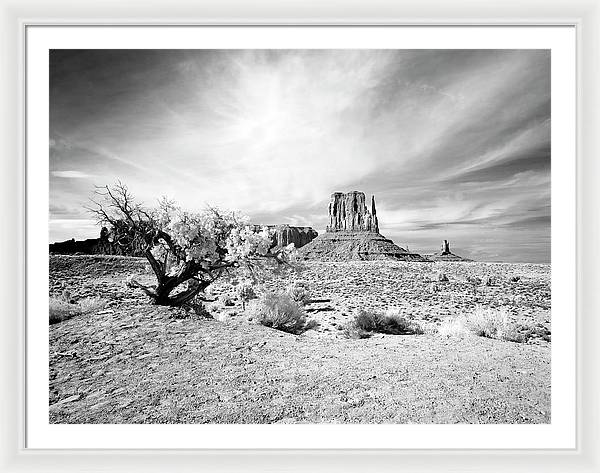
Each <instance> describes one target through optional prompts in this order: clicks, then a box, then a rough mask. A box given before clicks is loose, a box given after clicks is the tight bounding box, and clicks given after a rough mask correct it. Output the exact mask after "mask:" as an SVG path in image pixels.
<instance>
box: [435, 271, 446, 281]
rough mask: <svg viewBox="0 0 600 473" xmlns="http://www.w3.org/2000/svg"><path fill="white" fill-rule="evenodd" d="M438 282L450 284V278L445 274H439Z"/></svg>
mask: <svg viewBox="0 0 600 473" xmlns="http://www.w3.org/2000/svg"><path fill="white" fill-rule="evenodd" d="M437 280H438V281H439V282H448V276H446V274H445V273H438V275H437Z"/></svg>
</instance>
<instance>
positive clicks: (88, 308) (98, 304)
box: [78, 297, 106, 313]
mask: <svg viewBox="0 0 600 473" xmlns="http://www.w3.org/2000/svg"><path fill="white" fill-rule="evenodd" d="M78 305H79V308H80V309H81V312H83V313H90V312H96V311H98V310H101V309H103V308H104V307H106V301H105V300H104V299H102V298H101V297H85V298H83V299H81V300H79V302H78Z"/></svg>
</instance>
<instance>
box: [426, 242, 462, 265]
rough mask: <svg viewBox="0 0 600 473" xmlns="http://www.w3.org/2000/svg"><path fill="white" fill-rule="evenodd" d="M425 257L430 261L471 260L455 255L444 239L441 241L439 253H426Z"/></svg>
mask: <svg viewBox="0 0 600 473" xmlns="http://www.w3.org/2000/svg"><path fill="white" fill-rule="evenodd" d="M426 257H427V258H428V259H429V260H431V261H473V260H470V259H468V258H463V257H462V256H458V255H455V254H454V253H452V252H451V251H450V242H448V240H444V241H443V242H442V248H441V251H440V252H439V253H433V254H431V255H426Z"/></svg>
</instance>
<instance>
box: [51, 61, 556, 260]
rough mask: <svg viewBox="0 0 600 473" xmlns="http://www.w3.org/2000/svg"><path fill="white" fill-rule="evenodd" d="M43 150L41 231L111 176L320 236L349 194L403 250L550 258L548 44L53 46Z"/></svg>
mask: <svg viewBox="0 0 600 473" xmlns="http://www.w3.org/2000/svg"><path fill="white" fill-rule="evenodd" d="M49 145H50V226H49V238H50V241H60V240H65V239H68V238H72V237H74V238H89V237H96V236H97V235H98V233H99V228H98V227H97V226H96V225H95V222H94V221H93V220H92V219H91V217H90V215H88V214H87V213H86V211H85V210H84V209H83V207H82V206H83V205H84V204H86V202H87V201H88V199H89V197H90V196H91V194H92V192H93V190H94V185H104V184H112V183H114V182H115V181H116V180H117V179H120V180H122V181H123V182H124V183H125V184H127V185H128V187H129V188H130V190H131V191H132V192H133V193H134V195H135V196H136V197H137V198H138V199H140V200H142V201H143V202H144V203H145V204H147V205H153V204H154V203H155V202H156V199H157V197H159V196H161V195H167V196H169V197H171V198H174V199H176V200H177V201H178V202H179V203H180V204H181V205H182V206H183V207H185V208H187V209H190V210H192V209H200V208H202V207H204V206H205V205H206V204H211V205H217V206H221V207H224V208H230V209H236V210H240V211H242V212H244V213H245V214H247V215H249V216H250V217H251V219H252V220H253V221H254V222H256V223H264V224H273V223H289V224H292V225H301V226H305V225H306V226H312V227H313V228H315V229H316V230H317V231H319V232H322V231H324V228H325V225H326V224H327V203H328V201H329V196H330V194H331V193H332V192H334V191H341V192H347V191H351V190H359V191H363V192H365V193H366V194H367V198H369V196H370V195H371V194H374V195H375V198H376V201H377V210H378V216H379V220H380V230H381V233H383V234H384V235H385V236H387V237H389V238H392V239H393V240H394V241H395V242H396V243H398V244H399V245H400V246H403V247H406V246H407V245H408V246H409V248H410V249H411V250H413V251H418V252H424V253H427V252H433V251H435V250H437V249H438V248H439V246H440V245H441V241H442V240H443V239H448V240H450V242H451V249H452V250H453V251H454V252H455V253H457V254H461V255H464V256H468V257H472V258H475V259H478V260H483V261H499V260H501V261H521V262H549V260H550V53H549V52H547V51H542V50H518V51H513V50H510V51H492V50H458V51H457V50H219V51H210V50H178V51H169V50H136V51H133V50H95V51H84V50H54V51H52V52H51V54H50V143H49Z"/></svg>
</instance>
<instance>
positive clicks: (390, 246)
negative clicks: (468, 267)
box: [300, 191, 427, 261]
mask: <svg viewBox="0 0 600 473" xmlns="http://www.w3.org/2000/svg"><path fill="white" fill-rule="evenodd" d="M370 207H371V208H370V209H368V208H367V205H366V198H365V194H364V192H358V191H353V192H348V193H346V194H344V193H342V192H334V193H333V194H331V200H330V202H329V207H328V213H329V225H328V226H327V229H326V232H325V233H324V234H322V235H319V236H318V237H316V238H315V239H314V240H312V241H311V242H310V243H308V244H307V245H304V246H303V247H302V248H301V249H300V255H301V257H302V258H303V259H305V260H320V261H351V260H384V259H393V260H400V261H427V259H425V258H423V257H422V256H421V255H419V254H417V253H411V252H409V251H407V250H405V249H404V248H401V247H399V246H398V245H396V244H395V243H394V242H393V241H392V240H390V239H388V238H386V237H384V236H383V235H381V234H380V233H379V222H378V220H377V209H376V207H375V197H374V196H373V197H372V198H371V206H370Z"/></svg>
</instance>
